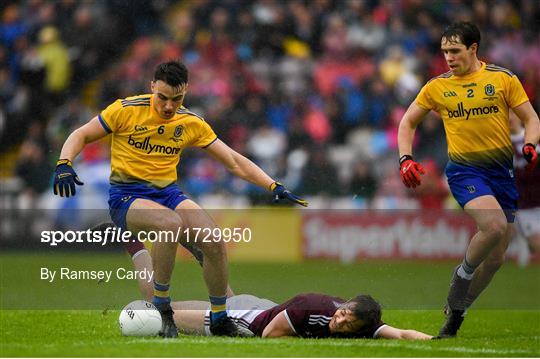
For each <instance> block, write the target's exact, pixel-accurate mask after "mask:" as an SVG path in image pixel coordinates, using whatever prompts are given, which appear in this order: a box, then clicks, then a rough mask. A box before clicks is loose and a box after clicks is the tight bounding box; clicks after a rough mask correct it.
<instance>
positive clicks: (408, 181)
mask: <svg viewBox="0 0 540 359" xmlns="http://www.w3.org/2000/svg"><path fill="white" fill-rule="evenodd" d="M428 112H429V111H428V110H425V109H423V108H422V107H420V106H418V105H417V104H416V102H413V103H411V105H410V106H409V108H408V109H407V112H405V115H403V118H402V119H401V122H400V123H399V128H398V147H399V173H400V175H401V180H402V181H403V184H404V185H405V186H407V187H413V188H414V187H416V186H419V185H420V184H421V178H420V175H421V174H424V173H425V172H424V168H423V167H422V166H421V165H420V164H419V163H417V162H415V161H414V159H413V157H412V144H413V140H414V134H415V132H416V127H417V126H418V124H419V123H420V122H421V121H422V119H423V118H424V116H425V115H426V114H427V113H428Z"/></svg>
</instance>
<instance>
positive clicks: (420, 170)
mask: <svg viewBox="0 0 540 359" xmlns="http://www.w3.org/2000/svg"><path fill="white" fill-rule="evenodd" d="M424 173H426V171H425V170H424V167H422V165H421V164H420V163H418V162H415V161H414V160H413V158H412V156H410V155H404V156H401V158H400V159H399V174H400V175H401V180H402V181H403V184H404V185H405V186H407V187H408V188H411V187H412V188H415V187H416V186H420V184H421V183H422V180H421V177H420V175H423V174H424Z"/></svg>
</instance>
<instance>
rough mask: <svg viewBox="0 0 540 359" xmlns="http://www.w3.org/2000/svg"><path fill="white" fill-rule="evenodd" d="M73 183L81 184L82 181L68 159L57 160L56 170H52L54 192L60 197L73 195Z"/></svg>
mask: <svg viewBox="0 0 540 359" xmlns="http://www.w3.org/2000/svg"><path fill="white" fill-rule="evenodd" d="M75 184H77V185H79V186H82V185H84V183H82V182H81V181H80V180H79V177H77V174H76V173H75V170H73V167H72V164H71V161H70V160H58V161H57V162H56V170H55V171H54V184H53V191H54V194H57V195H60V197H64V196H66V197H69V196H75V193H76V191H75Z"/></svg>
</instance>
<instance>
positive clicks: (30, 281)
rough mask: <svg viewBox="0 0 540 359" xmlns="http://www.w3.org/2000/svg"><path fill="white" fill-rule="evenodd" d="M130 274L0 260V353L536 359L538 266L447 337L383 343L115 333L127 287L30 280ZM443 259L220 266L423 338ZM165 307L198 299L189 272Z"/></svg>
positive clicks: (92, 256) (85, 258) (74, 259)
mask: <svg viewBox="0 0 540 359" xmlns="http://www.w3.org/2000/svg"><path fill="white" fill-rule="evenodd" d="M59 265H62V266H69V267H72V268H117V267H119V266H124V267H126V268H129V267H130V262H129V259H128V258H127V256H125V255H123V254H104V253H87V254H77V253H65V254H62V253H57V252H55V253H47V254H28V253H2V254H0V280H1V281H0V285H1V286H0V288H1V292H0V304H1V308H2V310H1V311H0V356H3V357H5V356H9V357H21V356H55V357H65V356H69V357H73V356H76V357H88V356H94V357H108V356H109V357H126V356H129V357H139V356H140V357H381V356H400V357H432V356H436V357H461V356H465V357H471V356H474V357H538V356H540V280H539V279H540V268H539V267H537V266H535V267H528V268H524V269H521V268H518V267H516V266H514V265H512V264H510V263H509V264H507V265H505V266H504V267H503V268H502V269H501V271H500V272H499V273H498V274H497V276H496V277H495V279H494V281H493V283H492V285H491V286H490V287H489V288H488V289H487V290H486V292H485V293H484V294H483V296H482V297H481V298H480V299H479V300H478V302H477V303H475V306H474V307H473V310H471V311H470V312H469V313H468V315H467V319H466V320H465V322H464V324H463V327H462V330H461V331H460V336H459V337H458V338H457V339H451V340H439V341H414V342H411V341H391V340H365V339H364V340H349V339H342V340H336V339H318V340H314V339H298V338H283V339H272V340H269V339H264V340H263V339H260V338H247V339H244V338H207V337H188V336H181V337H180V338H178V339H174V340H167V339H160V338H127V337H122V336H121V334H120V332H119V329H118V325H117V318H118V314H119V309H120V308H121V307H123V306H124V305H125V304H127V303H128V302H130V301H132V300H134V299H137V298H138V290H137V286H136V283H135V282H133V281H119V280H117V281H111V282H109V283H97V282H95V281H73V282H71V281H63V282H55V283H47V282H45V281H41V280H40V279H39V271H40V268H41V267H43V266H48V267H55V266H59ZM454 265H455V263H453V262H447V263H440V262H437V263H430V262H420V263H414V262H367V263H357V264H349V265H342V264H339V263H329V262H307V263H298V264H260V263H259V264H240V263H237V264H234V263H233V264H231V279H232V285H233V288H234V289H235V291H236V292H237V293H250V294H255V295H258V296H261V297H268V298H270V299H273V300H274V301H277V302H279V301H282V300H285V299H287V298H289V297H291V296H293V295H295V294H297V293H300V292H306V291H311V292H323V293H328V294H333V295H339V296H342V297H350V296H353V295H355V294H357V293H358V292H364V293H370V294H372V295H373V296H374V297H375V298H377V299H379V300H380V301H381V303H382V304H383V307H384V310H383V320H384V321H385V322H387V323H388V324H391V325H394V326H396V327H400V328H414V329H417V330H421V331H424V332H427V333H431V334H434V333H436V332H437V331H438V329H439V327H440V325H441V324H442V321H443V315H442V312H441V310H440V308H441V306H442V303H444V298H445V296H446V291H447V288H448V281H449V277H450V275H451V272H452V268H453V266H454ZM173 278H174V284H173V288H172V296H173V299H175V300H188V299H203V300H204V299H205V298H206V290H205V287H204V284H203V281H202V277H201V273H200V268H199V267H198V266H197V265H196V264H193V263H184V262H182V263H178V264H177V266H176V268H175V273H174V276H173Z"/></svg>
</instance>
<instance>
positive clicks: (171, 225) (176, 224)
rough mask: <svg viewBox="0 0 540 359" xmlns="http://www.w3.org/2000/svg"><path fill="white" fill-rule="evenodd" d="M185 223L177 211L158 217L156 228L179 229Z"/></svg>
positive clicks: (163, 229) (165, 229)
mask: <svg viewBox="0 0 540 359" xmlns="http://www.w3.org/2000/svg"><path fill="white" fill-rule="evenodd" d="M182 225H183V222H182V219H181V218H180V216H179V215H177V214H176V213H171V214H169V215H167V216H162V217H160V218H158V219H156V222H155V228H156V229H158V230H162V231H173V232H174V231H177V230H178V228H181V227H182Z"/></svg>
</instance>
